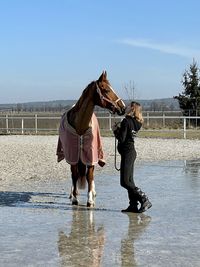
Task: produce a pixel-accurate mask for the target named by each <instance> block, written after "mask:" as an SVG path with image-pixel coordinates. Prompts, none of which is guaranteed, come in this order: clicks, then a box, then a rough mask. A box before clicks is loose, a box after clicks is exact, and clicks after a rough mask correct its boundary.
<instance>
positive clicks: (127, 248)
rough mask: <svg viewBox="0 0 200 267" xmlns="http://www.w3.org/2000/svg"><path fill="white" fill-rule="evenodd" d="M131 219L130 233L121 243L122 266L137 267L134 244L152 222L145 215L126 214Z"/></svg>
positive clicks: (128, 232)
mask: <svg viewBox="0 0 200 267" xmlns="http://www.w3.org/2000/svg"><path fill="white" fill-rule="evenodd" d="M125 214H126V215H127V216H128V218H129V226H128V231H127V234H126V236H125V238H123V239H122V241H121V266H122V267H125V266H126V267H128V266H137V261H136V257H135V252H134V242H135V241H136V240H137V239H138V238H139V237H140V236H141V235H142V234H143V233H144V231H145V229H146V228H147V226H148V225H149V223H150V221H151V217H150V216H147V215H145V214H132V213H125Z"/></svg>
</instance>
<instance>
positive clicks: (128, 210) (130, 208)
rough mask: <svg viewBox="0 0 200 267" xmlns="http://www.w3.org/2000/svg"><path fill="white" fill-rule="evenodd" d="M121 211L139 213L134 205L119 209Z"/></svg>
mask: <svg viewBox="0 0 200 267" xmlns="http://www.w3.org/2000/svg"><path fill="white" fill-rule="evenodd" d="M121 212H133V213H139V210H138V207H136V206H131V205H130V206H128V208H127V209H125V210H121Z"/></svg>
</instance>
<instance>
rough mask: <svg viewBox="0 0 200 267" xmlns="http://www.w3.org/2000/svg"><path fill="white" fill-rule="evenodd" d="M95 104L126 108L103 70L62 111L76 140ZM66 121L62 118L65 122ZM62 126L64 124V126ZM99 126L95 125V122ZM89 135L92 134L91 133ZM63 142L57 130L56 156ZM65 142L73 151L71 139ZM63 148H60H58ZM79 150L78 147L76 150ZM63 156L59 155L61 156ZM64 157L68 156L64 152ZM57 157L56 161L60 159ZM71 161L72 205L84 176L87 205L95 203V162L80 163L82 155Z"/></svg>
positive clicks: (116, 109)
mask: <svg viewBox="0 0 200 267" xmlns="http://www.w3.org/2000/svg"><path fill="white" fill-rule="evenodd" d="M95 105H98V106H100V107H102V108H106V109H108V110H109V111H110V112H111V113H113V114H114V113H115V112H117V114H118V115H123V114H124V112H125V104H124V102H123V101H122V100H121V98H119V97H118V96H117V94H116V93H115V91H114V90H113V88H112V86H111V85H110V83H109V81H108V80H107V74H106V72H103V73H102V74H101V76H100V77H99V79H98V80H96V81H93V82H91V83H90V84H89V85H88V86H87V87H86V88H85V90H84V91H83V93H82V95H81V97H80V98H79V100H78V101H77V103H76V104H75V105H74V106H73V107H72V108H71V109H70V110H69V111H68V112H67V113H65V114H64V115H63V118H64V120H67V121H68V124H69V125H70V127H72V128H73V129H75V131H76V133H77V134H78V136H79V137H80V140H79V142H81V140H82V139H81V138H82V136H83V135H84V134H85V133H86V132H87V131H88V129H89V128H90V127H91V119H92V117H93V116H94V115H93V112H94V107H95ZM64 124H65V122H64ZM63 127H65V126H63ZM97 128H98V125H97ZM60 129H61V127H60ZM91 138H92V137H91ZM65 146H66V142H65V143H64V141H63V138H62V134H61V130H60V132H59V142H58V149H57V155H58V156H59V153H60V150H62V149H63V150H64V147H65ZM67 146H68V147H70V149H71V150H70V152H69V153H72V152H73V151H72V150H73V149H74V147H73V145H72V143H71V142H68V143H67ZM60 148H62V149H60ZM76 154H79V151H78V152H77V153H76ZM63 158H64V156H63V157H62V158H61V159H60V160H62V159H63ZM65 159H66V160H67V158H66V156H65ZM60 160H59V158H58V161H60ZM67 162H68V163H70V165H71V173H72V184H73V187H72V192H71V200H72V204H73V205H78V199H77V194H78V188H77V182H78V180H80V179H83V178H86V180H87V182H88V200H87V206H88V207H93V206H94V198H95V195H96V192H95V185H94V174H93V173H94V164H93V163H91V164H86V163H85V162H84V163H83V160H81V158H79V159H78V162H75V161H74V162H69V161H67ZM99 165H100V166H101V165H103V164H102V161H99Z"/></svg>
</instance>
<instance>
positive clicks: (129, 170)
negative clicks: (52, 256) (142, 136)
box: [113, 102, 152, 213]
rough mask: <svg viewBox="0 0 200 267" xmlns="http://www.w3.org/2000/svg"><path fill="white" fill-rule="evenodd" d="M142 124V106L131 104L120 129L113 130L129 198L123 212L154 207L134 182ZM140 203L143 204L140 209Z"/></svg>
mask: <svg viewBox="0 0 200 267" xmlns="http://www.w3.org/2000/svg"><path fill="white" fill-rule="evenodd" d="M142 123H143V117H142V108H141V105H140V104H139V103H137V102H131V105H130V107H128V110H127V112H126V117H125V118H124V119H123V120H122V122H121V125H120V128H119V127H117V126H114V128H113V132H114V135H115V137H116V138H117V139H118V147H117V148H118V152H119V153H120V155H121V165H120V184H121V186H122V187H124V188H126V189H127V191H128V197H129V206H128V208H127V209H125V210H122V212H136V213H138V212H144V211H146V210H147V209H149V208H151V206H152V204H151V202H150V201H149V200H148V198H147V196H146V195H145V194H144V192H142V191H141V189H140V188H138V187H136V186H135V183H134V180H133V169H134V161H135V159H136V151H135V146H134V137H135V136H136V133H137V132H138V131H139V130H140V128H141V126H142ZM138 202H139V203H140V204H141V205H140V208H139V209H138Z"/></svg>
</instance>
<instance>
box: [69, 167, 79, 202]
mask: <svg viewBox="0 0 200 267" xmlns="http://www.w3.org/2000/svg"><path fill="white" fill-rule="evenodd" d="M71 174H72V188H71V194H70V198H71V200H72V205H78V198H77V195H78V188H77V181H78V177H79V174H78V166H77V165H71Z"/></svg>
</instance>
